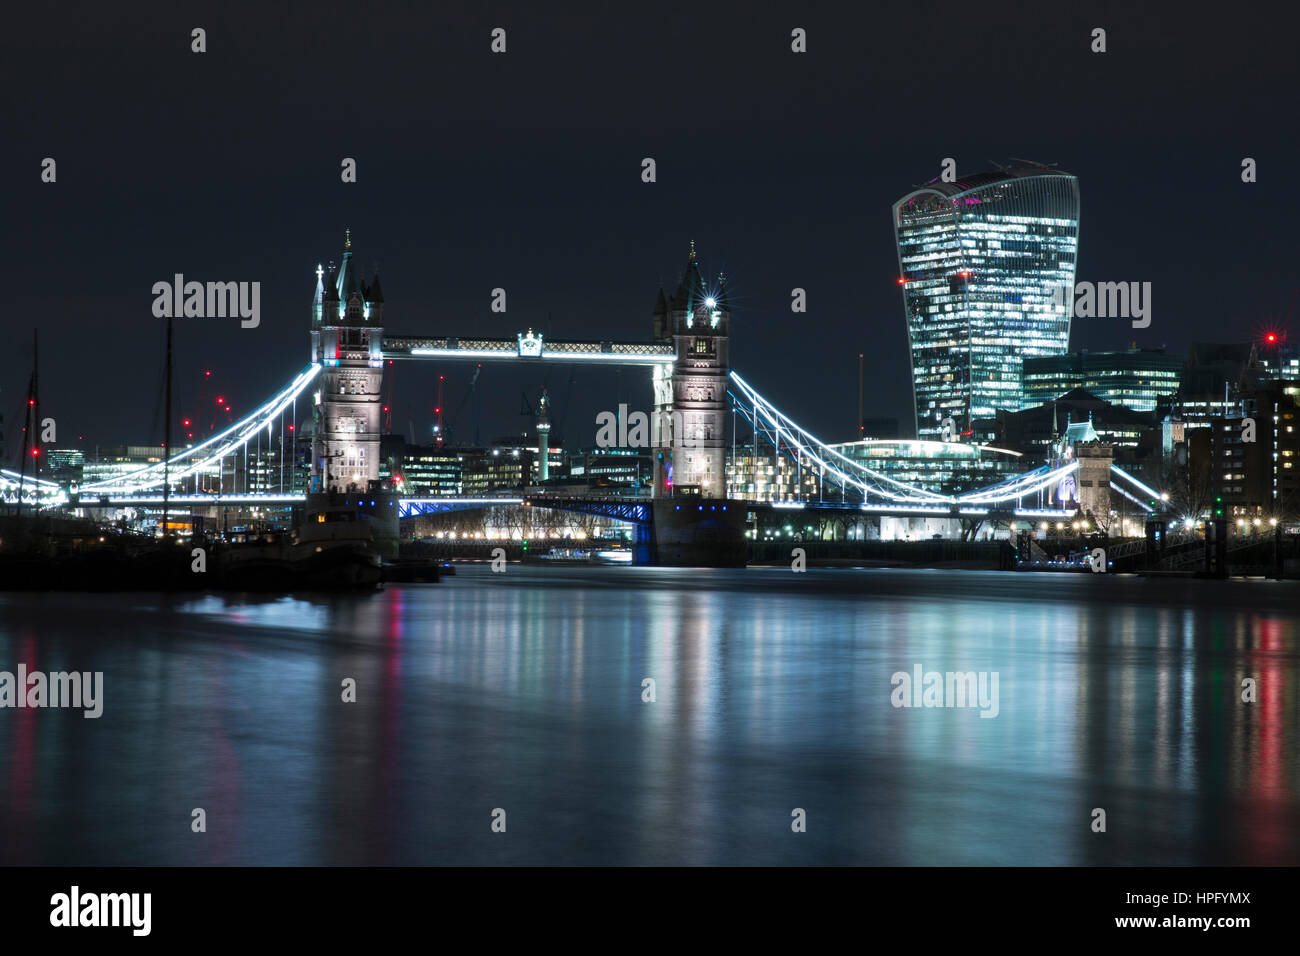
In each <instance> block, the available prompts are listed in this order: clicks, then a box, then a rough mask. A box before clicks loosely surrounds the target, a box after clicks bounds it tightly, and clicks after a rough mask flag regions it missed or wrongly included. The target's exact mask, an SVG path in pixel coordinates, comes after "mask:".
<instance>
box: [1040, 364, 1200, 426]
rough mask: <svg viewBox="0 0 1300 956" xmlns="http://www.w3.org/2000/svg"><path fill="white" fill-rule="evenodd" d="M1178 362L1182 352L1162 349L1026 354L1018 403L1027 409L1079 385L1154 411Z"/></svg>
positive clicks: (1176, 376)
mask: <svg viewBox="0 0 1300 956" xmlns="http://www.w3.org/2000/svg"><path fill="white" fill-rule="evenodd" d="M1184 361H1185V359H1184V358H1183V356H1181V355H1170V354H1169V353H1168V352H1166V351H1165V350H1164V349H1129V350H1128V351H1126V352H1070V353H1068V354H1066V355H1057V356H1051V357H1048V358H1026V359H1025V364H1024V378H1023V385H1024V389H1023V392H1024V394H1023V395H1022V397H1021V401H1022V405H1021V407H1022V408H1033V407H1035V406H1037V405H1041V404H1043V403H1044V402H1050V401H1052V400H1053V399H1056V398H1060V397H1061V396H1062V395H1064V394H1065V393H1066V392H1070V391H1073V390H1074V389H1076V388H1082V389H1086V390H1087V391H1089V392H1091V393H1092V394H1093V395H1096V396H1097V397H1098V398H1100V399H1104V400H1105V401H1108V402H1110V403H1111V404H1112V405H1123V406H1124V407H1125V408H1131V409H1133V410H1134V411H1138V412H1150V411H1155V407H1156V404H1157V402H1158V401H1159V400H1160V399H1161V398H1164V397H1166V396H1169V395H1173V394H1174V393H1175V392H1177V391H1178V383H1179V381H1180V380H1181V378H1182V375H1183V362H1184Z"/></svg>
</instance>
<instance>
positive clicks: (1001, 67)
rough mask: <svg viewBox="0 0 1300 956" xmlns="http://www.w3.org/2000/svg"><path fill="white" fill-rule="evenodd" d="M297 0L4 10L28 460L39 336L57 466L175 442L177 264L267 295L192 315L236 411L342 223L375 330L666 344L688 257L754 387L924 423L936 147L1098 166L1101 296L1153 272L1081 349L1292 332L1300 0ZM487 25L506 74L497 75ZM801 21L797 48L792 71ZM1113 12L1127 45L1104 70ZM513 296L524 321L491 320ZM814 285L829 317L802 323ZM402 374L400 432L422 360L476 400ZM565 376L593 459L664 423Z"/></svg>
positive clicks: (964, 154) (14, 282)
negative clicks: (716, 298)
mask: <svg viewBox="0 0 1300 956" xmlns="http://www.w3.org/2000/svg"><path fill="white" fill-rule="evenodd" d="M275 6H276V9H275V10H271V9H267V8H265V7H263V6H261V5H257V4H250V5H242V4H228V3H222V4H216V3H212V4H186V3H167V4H158V5H151V4H130V5H118V4H113V5H108V4H101V3H93V4H89V3H88V4H61V3H56V4H54V5H51V6H37V5H29V6H27V7H25V8H23V9H21V10H16V11H10V12H9V13H7V24H6V30H5V36H4V38H3V41H0V42H2V43H3V55H4V70H5V73H6V74H7V76H6V82H5V83H4V84H3V87H2V91H0V97H2V98H3V103H4V115H5V119H6V122H5V130H6V134H7V135H6V136H5V145H4V148H3V150H2V151H0V163H2V164H3V174H4V191H3V194H4V200H3V210H4V214H3V220H2V221H3V224H4V228H3V230H0V263H3V267H2V270H0V278H3V281H4V285H5V290H6V296H5V299H6V302H5V310H6V318H5V330H6V333H7V337H8V341H9V345H8V346H7V347H6V349H5V350H4V352H3V356H2V357H0V412H2V413H3V414H4V416H5V422H6V426H7V429H8V432H9V453H10V454H9V457H11V458H12V456H13V453H14V451H15V447H16V444H17V440H16V438H15V435H14V426H15V418H16V417H17V416H18V415H19V414H20V409H21V406H22V402H23V398H24V390H25V388H26V380H27V376H28V373H29V370H30V365H31V347H30V338H31V328H32V326H35V327H37V328H38V329H39V330H40V335H41V343H42V345H41V384H42V402H43V409H42V411H43V413H44V414H46V415H52V416H54V417H55V418H56V420H57V422H58V427H59V436H58V437H59V439H60V443H61V444H65V445H66V444H72V443H77V442H76V439H77V436H80V435H84V436H85V440H84V444H85V445H88V446H93V445H94V444H96V443H99V444H114V443H123V442H133V443H138V442H145V441H158V440H160V439H161V434H162V425H161V422H160V421H159V420H158V417H157V412H156V409H157V406H158V398H159V392H160V381H161V354H162V342H163V328H162V322H161V320H158V319H155V318H154V317H153V315H152V312H151V305H152V301H153V296H152V294H151V291H150V290H151V287H152V285H153V283H154V282H156V281H159V280H165V279H170V278H171V276H172V275H173V274H174V273H176V272H181V273H184V274H185V275H186V276H187V277H188V278H193V279H199V280H202V281H206V280H222V281H226V280H233V281H239V280H245V281H251V280H258V281H260V282H261V284H262V316H263V317H262V324H261V326H260V327H259V328H257V329H254V330H246V329H241V328H240V327H239V323H238V321H237V320H234V319H189V320H182V321H181V322H179V323H178V325H177V335H178V345H177V375H178V386H177V391H178V406H179V407H178V417H179V415H180V414H181V413H182V412H185V413H192V409H193V407H194V404H195V402H196V401H197V388H196V383H197V379H198V374H199V370H200V369H201V368H203V367H204V366H207V367H210V368H212V369H213V371H214V377H215V378H216V380H217V382H218V383H219V387H220V388H221V389H222V390H224V391H225V392H226V393H227V394H228V395H230V396H231V397H232V398H233V401H234V405H235V411H236V412H240V411H247V410H249V409H250V408H251V407H252V406H253V405H254V404H255V403H256V402H258V401H260V400H261V399H263V398H265V397H267V396H268V395H269V394H270V393H271V392H272V391H273V390H274V389H275V388H276V387H277V386H278V385H279V384H281V383H282V382H284V381H287V380H288V379H289V378H290V377H291V376H292V374H293V373H294V372H296V371H297V370H298V369H299V368H300V367H301V366H302V365H303V364H304V363H305V362H306V360H307V358H308V336H307V331H308V322H309V306H310V297H311V291H312V288H313V287H314V283H315V276H314V274H313V272H314V269H315V266H316V263H317V262H318V261H321V260H328V259H330V258H334V259H335V260H336V261H337V260H338V258H339V257H340V255H341V252H342V241H343V229H344V227H345V226H347V227H351V229H352V235H353V239H354V251H355V252H356V258H357V261H358V262H359V263H360V264H361V265H362V266H369V265H371V264H373V263H379V264H381V266H382V275H383V284H384V291H385V296H386V299H387V322H386V325H387V326H388V328H389V329H390V330H392V331H394V332H402V333H410V334H420V333H427V334H434V333H441V334H459V335H467V334H470V333H476V332H477V333H481V334H491V335H513V334H514V332H516V331H517V330H519V329H521V328H523V327H525V326H527V325H532V326H534V327H537V328H541V329H542V330H544V331H546V332H549V333H550V335H551V336H552V337H558V338H565V337H593V338H620V339H645V338H648V337H649V334H650V313H651V309H652V306H653V303H654V298H655V293H656V291H657V289H658V286H659V283H660V282H661V281H662V282H664V284H666V285H669V287H670V291H671V287H672V286H674V285H675V283H676V280H677V277H678V275H679V274H680V271H681V269H682V266H683V265H684V263H685V258H686V250H687V244H688V240H690V239H692V238H693V239H695V241H696V245H697V248H698V250H699V255H700V261H701V264H702V266H703V268H704V270H705V272H706V273H707V274H708V275H709V276H712V275H714V274H716V273H717V272H718V271H720V270H721V271H725V272H726V273H727V275H728V277H729V283H730V285H731V287H732V290H733V303H734V306H735V311H734V316H733V329H734V332H733V348H732V355H733V367H734V368H736V369H737V370H738V371H739V372H740V373H741V374H742V375H744V376H745V377H746V378H747V379H748V380H749V381H750V382H751V383H752V384H753V385H754V386H755V387H757V388H758V389H759V390H760V391H762V392H764V393H765V394H766V395H768V396H769V397H770V398H772V399H773V400H774V401H775V402H776V403H777V404H778V405H779V406H780V407H782V408H783V410H785V411H786V412H787V413H788V414H790V415H791V416H792V417H794V418H795V419H796V420H797V421H799V422H801V423H803V424H806V425H807V426H809V427H810V428H812V429H813V430H814V431H815V432H816V433H818V434H820V435H821V436H822V437H824V438H826V439H828V440H843V439H846V438H849V437H851V436H852V433H853V429H854V418H855V411H856V404H857V374H858V369H857V364H858V363H857V355H858V353H859V352H865V353H866V394H867V413H868V414H869V415H870V414H873V413H874V414H886V415H897V416H899V417H900V418H902V419H904V420H905V421H906V422H908V423H909V424H910V419H911V411H910V409H911V387H910V382H909V378H908V356H907V351H906V339H905V335H904V324H903V315H902V303H901V296H900V293H899V291H898V286H897V284H896V281H895V280H896V276H897V261H896V254H895V250H894V246H893V234H892V228H891V223H890V206H891V204H892V203H893V202H894V201H895V200H896V199H898V198H899V197H900V196H902V195H903V194H904V193H906V192H908V191H909V190H910V189H911V188H912V187H913V186H914V185H915V184H919V183H921V182H923V181H925V180H927V179H930V178H931V177H933V176H935V175H936V174H937V173H938V172H939V165H940V162H941V160H942V159H943V158H944V157H947V156H951V157H954V158H955V159H956V160H957V164H958V171H959V172H975V171H978V170H982V169H986V168H988V167H989V163H988V161H989V160H990V159H995V160H1000V161H1004V160H1006V159H1007V158H1008V157H1026V158H1029V159H1034V160H1038V161H1041V162H1047V163H1058V164H1059V165H1060V168H1062V169H1064V170H1068V171H1070V172H1073V173H1075V174H1076V175H1077V176H1078V177H1079V179H1080V189H1081V194H1082V202H1083V211H1082V226H1081V248H1080V266H1079V276H1078V278H1079V279H1080V280H1087V279H1091V280H1093V281H1119V280H1136V281H1150V282H1152V283H1153V320H1152V323H1151V326H1150V328H1148V329H1145V330H1133V329H1131V328H1130V327H1129V324H1128V322H1127V321H1125V320H1118V319H1077V320H1076V321H1075V325H1074V329H1073V332H1072V341H1071V347H1073V348H1091V349H1108V348H1123V347H1127V346H1128V345H1129V343H1130V342H1133V341H1136V342H1137V343H1138V344H1140V345H1152V346H1155V345H1161V344H1164V345H1167V346H1168V347H1170V348H1171V349H1174V350H1182V349H1184V348H1185V347H1186V346H1187V344H1188V343H1189V342H1191V341H1195V340H1198V339H1200V340H1215V341H1225V340H1243V339H1246V338H1249V337H1250V336H1252V335H1253V334H1255V333H1257V332H1259V331H1260V330H1261V329H1262V328H1264V327H1265V326H1266V325H1270V324H1273V325H1277V326H1279V327H1285V326H1286V325H1287V323H1294V321H1295V320H1296V318H1297V314H1296V309H1297V303H1298V302H1300V292H1298V291H1297V287H1298V286H1300V281H1298V280H1297V277H1296V270H1295V263H1296V261H1297V257H1298V256H1297V254H1298V253H1300V238H1298V236H1297V226H1296V218H1297V212H1298V211H1300V202H1298V201H1297V198H1296V188H1295V184H1296V179H1295V176H1296V171H1297V169H1298V168H1300V155H1298V152H1300V150H1298V149H1297V146H1298V137H1297V133H1296V93H1297V88H1298V84H1297V78H1298V73H1300V71H1298V70H1297V66H1296V40H1295V35H1296V29H1295V28H1296V25H1297V19H1296V14H1295V13H1294V8H1290V7H1283V6H1281V5H1277V4H1272V5H1259V6H1254V5H1251V4H1248V3H1234V4H1232V5H1231V6H1225V7H1221V8H1218V9H1210V8H1205V9H1203V10H1197V9H1196V8H1194V7H1188V6H1182V7H1179V8H1177V9H1178V10H1179V13H1178V15H1177V16H1165V17H1162V16H1159V15H1157V14H1156V13H1153V12H1148V11H1147V10H1145V9H1143V6H1144V5H1141V4H1132V3H1125V4H1108V5H1091V4H1068V5H1067V4H1064V3H1042V2H1036V3H999V4H988V5H974V4H969V3H967V4H960V5H958V4H951V5H948V4H942V5H941V4H932V3H909V4H878V3H856V4H822V3H806V2H801V3H788V4H766V3H745V4H739V3H736V4H710V3H682V4H676V3H668V4H665V3H658V4H627V3H618V4H613V3H605V4H595V5H591V6H587V7H578V6H574V5H562V4H537V3H526V4H513V5H506V4H491V3H460V4H452V3H437V4H414V3H404V4H396V3H391V4H374V5H369V4H360V3H350V4H345V5H335V4H331V3H293V4H279V5H275ZM119 7H120V8H121V9H118V8H119ZM128 7H129V8H130V9H129V11H128V9H127V8H128ZM196 26H201V27H204V28H206V30H207V44H208V52H207V53H205V54H201V55H197V54H193V53H191V52H190V31H191V29H192V28H193V27H196ZM497 26H500V27H504V28H505V29H506V30H507V36H508V52H507V53H506V54H505V55H493V54H492V53H490V51H489V43H490V36H489V34H490V31H491V30H492V28H493V27H497ZM796 26H798V27H803V28H805V29H806V30H807V32H808V49H809V52H808V53H807V54H804V55H796V54H793V53H792V52H790V31H791V29H792V28H794V27H796ZM1098 26H1100V27H1104V28H1105V29H1106V31H1107V41H1108V52H1106V53H1105V54H1094V53H1091V52H1090V51H1089V44H1090V32H1091V30H1092V28H1093V27H1098ZM46 156H50V157H53V158H55V159H56V161H57V163H58V181H57V183H55V184H53V185H50V184H44V183H42V182H41V181H40V164H41V160H42V159H43V158H44V157H46ZM646 156H650V157H654V158H655V160H656V161H657V164H658V182H657V183H655V184H652V185H647V184H644V183H642V182H641V179H640V163H641V160H642V158H643V157H646ZM1246 156H1250V157H1253V158H1255V159H1256V160H1257V161H1258V164H1259V182H1257V183H1255V184H1253V185H1246V184H1243V183H1242V182H1241V178H1240V164H1241V160H1242V158H1243V157H1246ZM343 157H355V158H356V159H357V161H358V174H359V175H358V179H359V181H358V182H357V183H356V184H343V183H342V182H341V181H340V176H339V172H340V162H341V160H342V159H343ZM497 286H501V287H504V288H505V289H506V290H507V294H508V306H509V311H508V312H507V313H506V314H505V315H497V314H493V313H492V312H491V311H490V310H489V304H490V303H489V296H490V291H491V289H492V288H494V287H497ZM795 286H799V287H803V288H805V289H806V290H807V292H808V302H809V311H808V313H807V314H806V315H801V316H795V315H792V314H791V312H790V309H789V302H790V290H791V289H792V288H793V287H795ZM548 316H549V319H548ZM398 368H399V373H398V380H397V396H398V397H397V401H396V403H395V405H396V412H397V414H396V415H395V417H394V420H395V425H396V427H397V428H398V429H399V430H404V429H405V426H406V422H407V420H408V419H410V420H412V421H413V422H414V425H415V428H416V430H417V434H418V435H420V436H424V435H427V434H428V426H429V423H430V421H431V415H432V413H431V406H432V398H433V388H434V381H435V379H436V372H438V371H442V372H443V373H444V374H446V375H447V377H448V388H447V397H446V404H447V405H448V406H449V407H451V408H453V409H454V408H456V407H457V406H459V405H460V401H461V396H462V395H463V393H464V391H465V385H466V383H467V382H468V380H469V375H470V372H471V367H470V366H468V365H465V364H451V363H448V364H446V365H444V366H442V367H440V368H435V367H434V366H432V365H430V364H424V363H421V364H413V363H408V364H405V365H400V366H399V367H398ZM542 382H543V373H542V372H540V371H537V370H536V369H521V368H519V367H515V366H504V365H497V366H489V367H487V368H486V369H485V370H484V373H483V377H482V379H481V383H480V385H481V389H482V392H483V405H482V431H483V438H484V439H487V438H488V437H490V436H492V435H497V434H509V433H515V432H518V431H519V430H520V429H522V428H523V427H524V425H525V424H526V420H525V419H523V418H521V417H520V415H519V408H520V391H521V389H524V388H528V389H530V390H534V391H535V390H536V388H537V386H538V385H540V384H542ZM547 382H548V384H549V386H550V389H551V392H552V394H553V396H554V397H555V401H556V404H557V406H558V407H557V414H558V415H560V416H561V417H563V418H565V419H566V422H565V427H564V430H565V432H566V433H567V437H568V439H569V441H570V443H582V444H592V443H593V439H594V432H595V429H594V425H593V424H592V423H593V422H594V418H595V414H596V412H597V411H598V410H601V409H607V408H608V409H612V408H615V407H616V405H617V403H618V402H619V401H628V402H631V403H632V405H633V407H634V408H636V407H647V406H648V403H649V384H648V382H649V376H648V373H646V372H644V371H640V370H635V369H628V370H624V371H622V372H614V371H605V372H595V371H591V370H586V369H583V370H580V371H579V373H578V375H577V378H576V380H575V382H574V385H573V387H572V389H571V390H570V389H569V387H568V383H569V372H568V370H567V368H561V367H555V368H551V369H550V370H549V379H548V380H547ZM566 396H570V397H569V399H568V402H567V404H568V405H569V406H570V407H569V408H568V410H567V411H566V409H565V407H564V405H565V404H566V403H565V398H566ZM463 418H464V425H463V426H462V430H461V436H462V437H465V438H470V437H472V436H471V435H470V434H469V432H470V427H469V413H468V411H466V412H465V413H464V415H463Z"/></svg>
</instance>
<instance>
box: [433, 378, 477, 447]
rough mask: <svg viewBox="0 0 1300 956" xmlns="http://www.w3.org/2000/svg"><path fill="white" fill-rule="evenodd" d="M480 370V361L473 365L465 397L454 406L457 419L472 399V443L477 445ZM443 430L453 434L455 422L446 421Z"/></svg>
mask: <svg viewBox="0 0 1300 956" xmlns="http://www.w3.org/2000/svg"><path fill="white" fill-rule="evenodd" d="M482 371H483V363H482V362H479V363H478V364H476V365H475V366H474V374H473V375H472V376H470V380H469V388H468V389H467V390H466V391H465V397H464V398H462V399H461V400H460V405H459V406H458V407H457V408H456V419H457V420H459V419H460V415H461V412H463V411H464V410H465V405H466V404H467V403H468V402H470V401H471V400H472V401H473V403H474V407H473V414H474V444H475V445H477V444H478V443H479V438H478V377H479V375H480V374H481V373H482ZM438 407H439V408H441V407H442V405H441V404H439V406H438ZM440 416H441V413H440ZM445 431H446V434H448V435H454V434H455V432H456V425H455V422H447V424H446V429H445Z"/></svg>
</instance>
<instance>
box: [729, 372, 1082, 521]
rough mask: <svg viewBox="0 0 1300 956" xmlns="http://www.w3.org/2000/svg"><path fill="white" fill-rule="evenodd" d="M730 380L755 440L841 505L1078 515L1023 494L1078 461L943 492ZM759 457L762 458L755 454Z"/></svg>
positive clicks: (1052, 483)
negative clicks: (890, 470)
mask: <svg viewBox="0 0 1300 956" xmlns="http://www.w3.org/2000/svg"><path fill="white" fill-rule="evenodd" d="M731 385H732V387H731V388H729V389H728V390H727V399H728V401H729V402H730V403H731V406H732V407H733V408H734V409H736V412H737V413H738V414H740V415H743V416H744V417H745V419H746V420H747V421H748V422H749V423H750V426H751V427H752V428H753V435H754V440H755V443H757V442H758V441H762V442H763V443H764V445H765V446H766V447H767V448H770V449H771V451H772V454H773V455H784V456H786V457H787V458H789V459H791V460H792V461H794V462H796V463H797V464H798V466H799V468H800V470H803V469H811V470H813V471H815V472H816V474H817V476H818V481H819V486H820V487H821V489H822V490H821V497H822V498H823V499H826V498H828V495H827V494H826V490H827V488H828V487H829V488H830V489H832V490H833V491H834V490H836V489H837V490H838V496H839V498H840V502H839V506H840V507H849V506H851V507H855V508H857V509H858V510H861V511H869V512H873V513H882V514H893V515H916V516H918V517H921V516H942V515H953V514H956V515H961V516H972V517H974V516H985V515H988V514H990V513H992V512H994V511H997V512H1011V513H1013V514H1014V515H1016V516H1017V517H1054V518H1055V517H1060V518H1064V517H1069V516H1071V515H1073V514H1074V512H1073V511H1063V510H1059V509H1043V508H1029V507H1026V506H1025V504H1024V499H1026V498H1033V497H1035V496H1037V495H1038V494H1039V493H1040V492H1042V491H1045V490H1047V489H1050V488H1054V487H1056V486H1057V485H1058V484H1060V482H1061V480H1062V479H1064V478H1066V477H1067V476H1069V475H1072V474H1074V473H1075V472H1076V471H1078V469H1079V463H1078V462H1077V461H1072V462H1070V463H1069V464H1066V465H1061V466H1059V467H1057V468H1052V467H1050V466H1047V465H1044V466H1042V467H1040V468H1035V469H1034V470H1032V471H1029V472H1026V473H1025V474H1023V475H1017V476H1015V477H1012V478H1006V479H1004V480H1002V481H999V482H996V483H995V484H992V485H989V486H987V487H985V488H978V489H975V490H973V491H966V492H963V493H961V494H958V495H943V494H940V493H938V492H935V491H931V490H929V489H927V488H922V487H919V486H916V485H911V484H908V483H906V482H902V481H899V480H897V479H896V478H891V477H890V476H889V475H886V474H884V473H882V472H879V471H876V470H874V469H872V468H868V467H867V466H865V465H863V464H861V463H859V462H856V461H853V460H852V459H850V458H848V457H847V456H845V455H844V454H842V453H841V452H839V451H837V450H835V449H834V448H832V447H830V446H829V445H827V444H826V443H825V442H823V441H821V440H820V439H819V438H817V437H816V436H815V435H813V434H812V433H811V432H809V431H808V430H807V429H806V428H803V427H802V426H800V425H799V424H798V423H797V422H795V421H794V420H793V419H791V418H790V417H789V416H787V415H785V414H784V413H782V412H781V410H780V409H778V408H777V407H776V406H775V405H773V404H772V403H771V402H770V401H768V400H767V399H765V398H764V397H763V396H762V395H760V394H759V393H758V392H757V391H756V390H755V389H754V388H753V387H752V386H751V385H750V384H749V383H748V382H746V381H745V380H744V379H743V378H741V377H740V375H738V374H737V373H735V372H732V373H731ZM754 457H755V460H757V455H756V454H755V456H754ZM800 487H802V485H800ZM850 503H852V504H851V505H850ZM807 504H809V503H808V502H793V503H785V502H776V503H773V505H772V507H774V508H781V507H794V508H798V507H803V506H805V505H807ZM835 504H836V503H835V502H833V501H822V502H818V503H817V506H818V507H834V506H835Z"/></svg>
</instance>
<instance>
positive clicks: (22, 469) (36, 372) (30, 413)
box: [18, 329, 41, 517]
mask: <svg viewBox="0 0 1300 956" xmlns="http://www.w3.org/2000/svg"><path fill="white" fill-rule="evenodd" d="M40 348H41V344H40V333H39V332H37V330H36V329H32V377H31V379H30V380H29V381H28V383H27V420H26V421H25V422H24V427H23V451H22V462H21V463H20V464H19V466H18V516H19V517H22V513H23V486H24V484H25V483H26V482H25V479H26V477H27V455H28V449H30V450H31V456H32V480H33V482H34V481H36V479H37V474H36V468H37V465H38V464H40V462H39V461H37V460H36V458H37V455H36V449H37V447H38V446H37V444H36V440H35V439H34V438H33V437H32V436H33V434H34V429H35V427H36V425H37V424H38V423H39V422H40V408H39V407H38V406H37V404H36V402H37V397H36V396H37V393H38V390H39V385H40V377H39V376H40V367H41V366H40V354H41V353H40ZM40 496H41V491H40V486H39V485H37V486H36V500H37V503H38V505H39V503H40Z"/></svg>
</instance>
